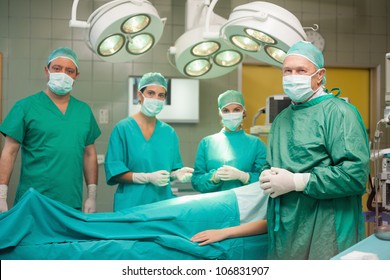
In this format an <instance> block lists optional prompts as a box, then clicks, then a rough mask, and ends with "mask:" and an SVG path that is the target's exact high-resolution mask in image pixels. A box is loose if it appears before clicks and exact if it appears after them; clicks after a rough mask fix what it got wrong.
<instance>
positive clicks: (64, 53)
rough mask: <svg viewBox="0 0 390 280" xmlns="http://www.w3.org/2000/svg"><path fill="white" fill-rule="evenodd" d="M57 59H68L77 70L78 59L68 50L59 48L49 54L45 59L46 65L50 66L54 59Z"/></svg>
mask: <svg viewBox="0 0 390 280" xmlns="http://www.w3.org/2000/svg"><path fill="white" fill-rule="evenodd" d="M59 57H63V58H67V59H70V60H71V61H72V62H73V63H74V65H76V68H77V71H78V70H79V59H78V57H77V54H76V53H75V52H74V51H73V50H72V49H70V48H59V49H56V50H54V51H52V52H51V54H50V55H49V57H48V58H47V65H49V64H50V62H52V61H53V60H54V59H57V58H59Z"/></svg>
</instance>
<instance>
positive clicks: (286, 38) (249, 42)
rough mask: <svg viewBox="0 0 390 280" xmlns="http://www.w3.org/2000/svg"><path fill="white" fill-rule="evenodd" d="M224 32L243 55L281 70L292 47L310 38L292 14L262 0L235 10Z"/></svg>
mask: <svg viewBox="0 0 390 280" xmlns="http://www.w3.org/2000/svg"><path fill="white" fill-rule="evenodd" d="M221 31H222V33H223V36H224V37H225V38H226V39H227V40H229V41H230V42H231V43H232V44H234V45H235V46H237V47H238V48H240V50H241V51H242V52H243V53H244V54H247V55H248V56H251V57H253V58H254V59H256V60H258V61H262V62H265V63H268V64H271V65H274V66H278V67H281V65H282V63H283V60H284V57H285V55H286V53H287V51H288V49H289V48H290V46H291V45H293V44H294V43H295V42H297V41H300V40H306V39H307V37H306V33H305V31H304V29H303V27H302V26H301V24H300V22H299V20H298V19H297V18H296V17H295V16H294V15H293V14H292V13H290V12H289V11H287V10H286V9H284V8H281V7H279V6H277V5H275V4H272V3H268V2H262V1H255V2H251V3H248V4H244V5H241V6H237V7H236V8H234V9H233V11H232V13H231V14H230V16H229V18H228V20H227V22H226V23H225V24H224V26H223V27H222V30H221Z"/></svg>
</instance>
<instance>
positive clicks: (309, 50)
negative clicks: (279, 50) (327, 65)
mask: <svg viewBox="0 0 390 280" xmlns="http://www.w3.org/2000/svg"><path fill="white" fill-rule="evenodd" d="M290 55H298V56H301V57H304V58H306V59H307V60H309V61H310V62H311V63H313V64H314V65H315V66H316V67H317V69H320V68H323V67H324V56H323V55H322V52H321V51H320V50H319V49H318V48H317V47H316V46H314V45H313V44H312V43H311V42H308V41H299V42H297V43H295V44H294V45H292V46H291V47H290V49H289V50H288V52H287V55H286V57H287V56H290ZM325 83H326V76H324V78H323V79H322V84H325Z"/></svg>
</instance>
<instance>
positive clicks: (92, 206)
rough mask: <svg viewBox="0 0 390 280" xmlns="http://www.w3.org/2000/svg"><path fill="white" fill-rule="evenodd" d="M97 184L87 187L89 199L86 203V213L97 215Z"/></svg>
mask: <svg viewBox="0 0 390 280" xmlns="http://www.w3.org/2000/svg"><path fill="white" fill-rule="evenodd" d="M96 194H97V186H96V184H89V185H88V186H87V199H86V200H85V202H84V213H87V214H89V213H95V212H96Z"/></svg>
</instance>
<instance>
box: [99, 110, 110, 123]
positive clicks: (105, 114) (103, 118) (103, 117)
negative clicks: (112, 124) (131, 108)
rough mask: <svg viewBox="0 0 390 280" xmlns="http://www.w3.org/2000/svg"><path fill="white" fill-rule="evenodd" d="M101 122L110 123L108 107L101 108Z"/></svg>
mask: <svg viewBox="0 0 390 280" xmlns="http://www.w3.org/2000/svg"><path fill="white" fill-rule="evenodd" d="M99 123H101V124H107V123H108V109H100V110H99Z"/></svg>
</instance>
